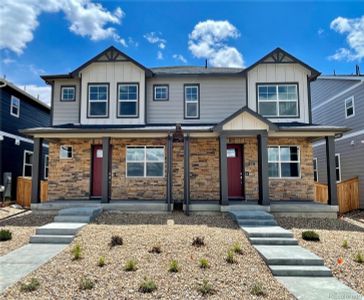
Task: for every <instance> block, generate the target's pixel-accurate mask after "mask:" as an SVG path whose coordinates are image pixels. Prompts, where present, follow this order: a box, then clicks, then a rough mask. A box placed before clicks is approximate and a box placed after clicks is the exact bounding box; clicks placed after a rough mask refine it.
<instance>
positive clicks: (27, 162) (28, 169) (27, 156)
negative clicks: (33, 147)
mask: <svg viewBox="0 0 364 300" xmlns="http://www.w3.org/2000/svg"><path fill="white" fill-rule="evenodd" d="M32 169H33V152H32V151H28V150H24V157H23V176H24V177H31V176H32Z"/></svg>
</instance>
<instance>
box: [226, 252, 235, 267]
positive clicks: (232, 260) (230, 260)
mask: <svg viewBox="0 0 364 300" xmlns="http://www.w3.org/2000/svg"><path fill="white" fill-rule="evenodd" d="M225 260H226V262H228V263H229V264H233V263H235V258H234V252H233V251H231V250H229V251H228V252H227V255H226V258H225Z"/></svg>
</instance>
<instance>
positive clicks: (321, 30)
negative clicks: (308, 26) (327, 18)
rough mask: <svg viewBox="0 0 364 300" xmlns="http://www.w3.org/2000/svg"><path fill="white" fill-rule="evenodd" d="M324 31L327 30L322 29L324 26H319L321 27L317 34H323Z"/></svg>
mask: <svg viewBox="0 0 364 300" xmlns="http://www.w3.org/2000/svg"><path fill="white" fill-rule="evenodd" d="M324 32H325V30H324V29H322V28H319V29H318V30H317V34H318V35H319V36H322V35H323V34H324Z"/></svg>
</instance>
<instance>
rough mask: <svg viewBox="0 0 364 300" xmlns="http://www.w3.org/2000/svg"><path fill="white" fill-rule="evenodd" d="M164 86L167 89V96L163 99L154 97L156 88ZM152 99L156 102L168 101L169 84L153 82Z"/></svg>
mask: <svg viewBox="0 0 364 300" xmlns="http://www.w3.org/2000/svg"><path fill="white" fill-rule="evenodd" d="M161 87H164V88H166V89H167V93H166V94H167V97H166V98H163V99H158V98H156V88H161ZM153 101H156V102H163V101H169V84H154V85H153Z"/></svg>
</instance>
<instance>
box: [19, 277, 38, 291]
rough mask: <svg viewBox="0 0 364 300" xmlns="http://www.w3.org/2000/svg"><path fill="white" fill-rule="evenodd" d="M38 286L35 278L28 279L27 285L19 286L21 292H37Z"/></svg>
mask: <svg viewBox="0 0 364 300" xmlns="http://www.w3.org/2000/svg"><path fill="white" fill-rule="evenodd" d="M39 286H40V283H39V281H38V279H37V278H32V279H30V282H29V283H22V284H21V285H20V291H21V292H33V291H35V290H37V289H38V288H39Z"/></svg>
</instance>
